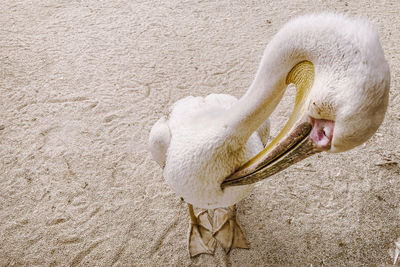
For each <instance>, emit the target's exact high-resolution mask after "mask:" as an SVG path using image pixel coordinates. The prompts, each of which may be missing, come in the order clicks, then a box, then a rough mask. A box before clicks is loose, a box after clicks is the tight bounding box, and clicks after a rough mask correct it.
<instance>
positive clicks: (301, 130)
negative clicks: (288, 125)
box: [221, 122, 320, 188]
mask: <svg viewBox="0 0 400 267" xmlns="http://www.w3.org/2000/svg"><path fill="white" fill-rule="evenodd" d="M311 129H312V125H311V124H310V123H308V122H304V123H300V124H299V125H298V126H297V127H295V128H294V129H293V131H292V132H290V134H289V135H288V136H287V137H286V138H285V139H283V140H282V142H280V143H279V144H278V145H276V146H275V147H274V148H273V149H272V150H271V151H270V152H269V153H266V154H264V155H263V156H262V157H261V158H260V159H259V160H258V161H257V162H255V163H253V164H251V165H250V166H248V167H247V168H244V169H241V170H239V171H237V172H235V173H234V174H232V175H231V176H229V177H228V178H226V179H225V181H224V182H223V183H222V185H221V187H222V188H225V187H228V186H238V185H246V184H252V183H256V182H258V181H261V180H263V179H265V178H267V177H269V176H271V175H274V174H275V173H278V172H280V171H282V170H284V169H286V168H287V167H289V166H290V165H292V164H295V163H296V162H299V161H301V160H303V159H305V158H307V157H309V156H311V155H313V154H315V153H318V152H320V150H317V149H316V148H315V146H314V144H313V142H312V140H311V138H310V132H311Z"/></svg>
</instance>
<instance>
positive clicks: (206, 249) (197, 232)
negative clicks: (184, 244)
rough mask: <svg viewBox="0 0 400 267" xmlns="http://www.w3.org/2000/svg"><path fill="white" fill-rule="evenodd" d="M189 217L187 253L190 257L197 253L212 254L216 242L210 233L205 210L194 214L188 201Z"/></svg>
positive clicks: (209, 223) (208, 218)
mask: <svg viewBox="0 0 400 267" xmlns="http://www.w3.org/2000/svg"><path fill="white" fill-rule="evenodd" d="M188 208H189V215H190V219H191V223H190V228H189V244H188V249H189V254H190V257H194V256H197V255H199V254H203V253H205V254H214V251H215V247H216V245H217V243H216V242H215V239H214V238H213V235H212V225H211V221H210V217H209V216H208V213H207V211H206V210H204V211H202V212H200V213H199V214H197V216H196V215H195V214H194V210H193V206H192V205H191V204H189V203H188Z"/></svg>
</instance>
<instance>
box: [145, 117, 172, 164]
mask: <svg viewBox="0 0 400 267" xmlns="http://www.w3.org/2000/svg"><path fill="white" fill-rule="evenodd" d="M170 141H171V133H170V130H169V126H168V121H167V120H166V119H165V117H161V118H160V119H159V120H158V121H157V122H156V123H155V124H154V125H153V127H152V128H151V131H150V135H149V150H150V152H151V155H152V156H153V160H154V161H156V162H157V163H158V164H159V165H160V166H161V168H164V166H165V162H166V160H167V151H168V147H169V142H170Z"/></svg>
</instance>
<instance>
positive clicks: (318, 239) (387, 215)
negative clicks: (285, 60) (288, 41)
mask: <svg viewBox="0 0 400 267" xmlns="http://www.w3.org/2000/svg"><path fill="white" fill-rule="evenodd" d="M15 2H16V1H2V3H1V9H0V90H1V91H0V92H1V95H0V101H1V102H0V129H1V130H0V266H50V265H51V266H112V265H113V266H129V265H134V266H168V265H174V266H182V265H183V266H265V265H270V266H289V265H292V266H310V264H312V265H313V266H320V265H327V266H338V265H347V266H362V265H363V266H372V265H381V266H383V265H390V264H392V257H391V253H393V251H392V250H393V248H394V241H395V240H396V239H397V238H398V237H399V236H400V169H399V162H400V141H399V133H400V93H399V90H398V88H399V85H400V84H399V82H400V79H399V74H400V73H399V72H400V56H399V55H400V31H399V29H400V16H399V14H400V2H399V1H397V0H392V1H378V2H379V3H376V1H374V0H370V1H361V0H360V1H346V0H340V1H313V2H311V1H305V0H304V1H285V0H279V1H265V2H261V1H260V2H259V1H253V2H250V1H249V3H243V2H237V1H232V2H231V1H229V0H222V1H214V2H208V1H185V2H183V1H178V0H174V1H153V2H151V3H149V2H148V1H143V3H137V2H139V1H118V0H111V1H101V2H98V1H78V2H70V1H57V2H61V3H56V1H21V2H20V3H18V4H16V3H15ZM323 10H329V11H340V12H344V13H347V14H349V15H362V16H365V17H367V18H369V19H370V20H372V21H373V22H374V23H375V24H376V26H377V28H378V29H379V31H380V33H381V38H382V43H383V46H384V49H385V52H386V56H387V59H388V61H389V62H390V65H391V70H392V86H391V93H390V106H389V110H388V113H387V116H386V119H385V122H384V124H383V125H382V127H381V128H380V129H379V131H378V133H377V134H376V135H375V136H374V137H373V138H372V139H371V140H370V141H369V142H368V143H367V144H365V145H363V146H361V147H359V148H357V149H355V150H353V151H351V152H349V153H345V154H342V155H327V154H323V155H319V156H315V157H314V158H311V159H308V160H306V161H303V162H301V163H300V164H298V165H296V166H293V167H291V168H290V169H288V170H286V171H285V172H282V173H280V174H278V175H276V176H275V177H274V178H271V179H270V180H267V181H264V182H262V183H260V184H258V186H257V187H256V189H255V190H254V192H253V193H252V194H251V195H250V196H249V197H248V198H246V199H245V200H244V201H242V202H241V203H239V205H238V216H239V220H240V222H241V225H242V227H243V229H244V231H245V233H246V234H247V237H248V240H249V242H250V246H251V249H250V250H234V251H232V252H231V254H230V255H228V256H226V255H225V254H224V252H223V250H222V249H221V248H220V247H218V248H217V251H216V254H215V256H208V255H202V256H200V257H197V258H194V259H190V258H189V257H188V252H187V251H186V238H187V231H188V223H189V217H188V214H187V211H186V206H185V205H184V203H182V202H181V201H180V200H179V199H178V198H177V197H176V196H175V194H174V193H173V192H172V191H171V190H170V189H169V188H168V187H167V186H166V185H165V183H164V181H163V178H162V176H161V170H160V168H159V167H158V166H157V165H156V163H155V162H153V161H152V160H151V157H150V155H149V153H148V152H147V151H146V143H147V138H148V133H149V130H150V128H151V126H152V125H153V123H154V122H155V121H156V120H157V119H158V118H159V117H160V116H161V115H163V114H165V113H167V110H168V107H169V106H170V105H171V104H172V103H174V102H175V101H176V100H178V99H180V98H182V97H185V96H188V95H196V96H197V95H201V96H204V95H207V94H210V93H230V94H232V95H235V96H237V97H240V96H241V95H242V94H243V93H244V92H245V91H246V89H247V87H248V86H249V84H250V83H251V81H252V78H253V76H254V74H255V71H256V68H257V66H258V63H259V60H260V57H261V54H262V51H263V49H264V47H265V45H266V44H267V43H268V40H270V39H271V37H272V36H273V34H274V33H276V32H277V30H278V29H279V28H280V27H281V26H282V24H283V23H284V22H286V21H287V20H288V19H289V18H291V17H293V16H296V15H299V14H305V13H308V12H310V11H323ZM292 98H293V92H292V91H289V92H288V93H287V95H286V96H285V99H284V101H283V102H282V104H281V105H280V107H279V109H278V110H277V111H276V112H275V113H274V116H273V118H272V126H273V131H272V134H273V135H275V134H276V132H277V131H278V130H279V128H280V127H281V126H282V124H283V122H284V120H285V118H287V117H288V115H289V112H290V107H291V100H292Z"/></svg>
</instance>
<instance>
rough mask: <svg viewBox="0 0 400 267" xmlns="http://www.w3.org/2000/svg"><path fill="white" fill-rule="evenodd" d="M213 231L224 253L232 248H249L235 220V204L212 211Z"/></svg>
mask: <svg viewBox="0 0 400 267" xmlns="http://www.w3.org/2000/svg"><path fill="white" fill-rule="evenodd" d="M213 233H214V237H215V239H217V241H218V242H219V243H220V244H221V246H222V247H223V248H224V250H225V252H226V254H228V253H229V251H230V250H231V249H232V248H249V246H248V244H247V240H246V236H245V235H244V233H243V231H242V229H241V228H240V226H239V224H238V222H237V221H236V208H235V206H232V207H228V208H218V209H216V210H215V212H214V220H213Z"/></svg>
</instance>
